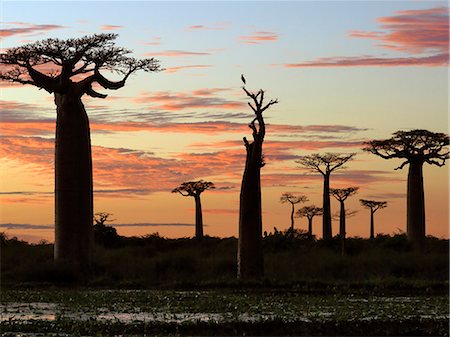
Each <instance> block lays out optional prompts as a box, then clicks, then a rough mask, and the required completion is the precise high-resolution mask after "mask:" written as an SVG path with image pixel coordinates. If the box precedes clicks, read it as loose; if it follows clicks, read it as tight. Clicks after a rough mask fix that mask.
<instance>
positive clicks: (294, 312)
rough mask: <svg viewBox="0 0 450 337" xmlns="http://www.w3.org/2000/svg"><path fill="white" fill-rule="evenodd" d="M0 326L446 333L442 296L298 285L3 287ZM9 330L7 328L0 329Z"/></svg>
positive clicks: (88, 330) (83, 331)
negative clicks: (321, 290) (311, 290)
mask: <svg viewBox="0 0 450 337" xmlns="http://www.w3.org/2000/svg"><path fill="white" fill-rule="evenodd" d="M1 314H2V323H1V324H2V331H3V333H4V335H11V336H13V335H14V334H13V333H14V332H20V333H30V332H33V333H37V332H39V333H53V334H61V333H62V334H67V335H94V336H102V335H119V334H120V335H137V334H139V335H143V334H146V335H158V336H163V335H228V336H229V335H241V336H242V335H301V336H312V335H314V336H321V335H326V336H330V335H353V336H357V335H360V336H361V335H364V336H369V335H371V336H379V335H394V336H398V335H401V336H405V335H409V336H445V335H448V319H449V308H448V297H447V296H446V295H430V296H382V295H364V296H361V295H358V296H355V295H344V294H330V295H328V296H325V295H313V294H305V293H303V292H298V291H287V290H283V291H267V290H259V291H255V290H252V291H249V290H224V289H222V290H209V291H206V290H205V291H171V290H170V291H169V290H166V291H162V290H103V291H100V290H78V291H70V290H44V291H43V290H27V291H23V290H22V291H3V292H2V303H1ZM7 332H9V333H7Z"/></svg>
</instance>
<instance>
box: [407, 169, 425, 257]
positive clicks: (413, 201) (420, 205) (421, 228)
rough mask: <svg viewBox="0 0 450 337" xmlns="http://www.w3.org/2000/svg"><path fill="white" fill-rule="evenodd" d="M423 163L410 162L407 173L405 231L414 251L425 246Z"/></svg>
mask: <svg viewBox="0 0 450 337" xmlns="http://www.w3.org/2000/svg"><path fill="white" fill-rule="evenodd" d="M422 168H423V162H422V161H418V160H411V162H410V165H409V171H408V190H407V207H406V209H407V210H406V222H407V223H406V230H407V234H408V239H409V240H410V241H411V242H412V244H413V245H414V246H415V248H416V249H419V250H423V249H424V246H425V196H424V190H423V169H422Z"/></svg>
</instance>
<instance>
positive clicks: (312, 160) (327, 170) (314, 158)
mask: <svg viewBox="0 0 450 337" xmlns="http://www.w3.org/2000/svg"><path fill="white" fill-rule="evenodd" d="M354 156H355V153H350V154H342V153H325V154H319V153H315V154H311V155H308V156H302V157H300V159H299V160H296V163H298V164H300V165H301V166H303V167H306V168H307V169H309V170H310V171H312V172H319V173H320V174H322V176H323V213H322V230H323V236H322V237H323V239H324V240H330V239H331V238H332V236H333V234H332V228H331V207H330V175H331V172H333V171H337V170H340V169H343V168H345V166H344V164H345V163H346V162H348V161H349V160H351V159H352V158H353V157H354Z"/></svg>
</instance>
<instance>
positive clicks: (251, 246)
mask: <svg viewBox="0 0 450 337" xmlns="http://www.w3.org/2000/svg"><path fill="white" fill-rule="evenodd" d="M242 89H243V90H244V92H245V93H246V95H247V96H248V97H249V98H250V99H251V102H249V103H248V105H249V107H250V108H251V109H252V111H253V112H254V114H255V118H253V120H252V121H251V122H250V124H249V125H248V127H249V128H250V129H251V130H252V137H253V142H249V141H248V140H247V138H246V137H244V145H245V150H246V152H247V156H246V159H245V169H244V174H243V177H242V184H241V194H240V202H239V240H238V258H237V265H238V268H237V269H238V271H237V277H238V278H239V279H242V280H248V279H259V278H261V277H262V276H263V275H264V263H263V253H262V210H261V168H262V167H263V166H264V164H265V163H264V156H263V152H262V145H263V141H264V136H265V134H266V125H265V123H264V119H263V112H264V111H266V110H267V109H268V108H270V107H271V106H272V105H274V104H276V103H278V100H270V101H269V102H268V103H265V102H264V95H265V92H264V90H262V89H260V90H259V91H258V92H257V93H256V94H255V93H253V92H250V91H248V90H247V89H246V88H245V86H244V87H242Z"/></svg>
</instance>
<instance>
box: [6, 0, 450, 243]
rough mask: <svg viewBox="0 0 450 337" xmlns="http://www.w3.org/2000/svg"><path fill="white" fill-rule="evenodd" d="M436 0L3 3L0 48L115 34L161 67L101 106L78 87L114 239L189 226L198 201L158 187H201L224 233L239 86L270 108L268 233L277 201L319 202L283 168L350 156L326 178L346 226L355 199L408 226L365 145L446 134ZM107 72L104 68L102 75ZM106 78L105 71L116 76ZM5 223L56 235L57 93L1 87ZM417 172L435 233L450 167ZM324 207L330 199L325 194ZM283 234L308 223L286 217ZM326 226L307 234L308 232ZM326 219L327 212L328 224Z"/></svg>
mask: <svg viewBox="0 0 450 337" xmlns="http://www.w3.org/2000/svg"><path fill="white" fill-rule="evenodd" d="M448 19H449V11H448V3H447V2H446V1H399V2H396V1H370V2H369V1H352V2H346V1H314V2H313V1H308V2H307V1H290V2H284V1H277V2H271V1H260V2H245V1H227V2H217V1H209V2H208V1H207V2H200V1H195V2H190V1H183V2H174V1H167V2H152V1H140V2H128V1H127V2H125V1H104V2H82V1H77V2H66V1H62V2H44V1H33V2H24V1H2V2H1V22H2V24H1V27H0V28H1V29H0V38H1V40H0V41H1V50H2V51H4V50H6V49H7V48H11V47H15V46H20V45H23V44H26V43H32V42H34V41H39V40H42V39H46V38H59V39H66V38H77V37H82V36H85V35H91V34H96V33H116V34H118V38H117V41H116V44H117V45H118V46H122V47H125V48H128V49H130V50H132V51H133V52H132V54H131V56H133V57H136V58H149V57H154V58H156V59H158V60H160V63H161V66H162V68H164V69H165V70H164V71H161V72H158V73H145V72H140V73H136V74H134V75H132V76H130V78H129V79H128V80H127V84H126V86H125V87H124V88H122V89H120V90H118V91H109V92H106V90H103V91H102V92H103V93H106V94H108V97H107V98H106V99H98V98H95V99H94V98H90V97H83V102H84V104H85V107H86V110H87V112H88V115H89V118H90V123H91V141H92V145H93V149H92V152H93V170H94V211H95V212H108V213H112V214H113V215H112V219H114V221H113V222H112V223H110V224H111V225H113V226H115V227H116V229H117V231H118V233H119V234H121V235H127V236H131V235H137V236H141V235H147V234H151V233H155V232H158V233H159V234H160V235H163V236H165V237H189V236H193V235H194V231H195V228H194V222H195V209H194V200H193V198H189V197H183V196H181V195H179V194H173V193H171V190H172V189H173V188H175V187H177V186H178V185H179V184H181V183H182V182H184V181H190V180H199V179H203V180H207V181H212V182H214V183H215V185H216V189H214V190H210V191H205V192H204V193H203V194H202V205H203V219H204V223H205V227H204V232H205V234H206V235H211V236H220V237H229V236H237V233H238V211H239V192H240V183H241V179H242V173H243V168H244V164H245V147H244V144H243V141H242V137H244V136H246V137H250V136H251V132H250V131H251V130H250V129H249V128H248V127H247V124H248V123H249V122H250V121H251V120H252V119H253V112H252V111H251V110H250V109H249V107H248V106H247V102H248V100H247V98H246V95H245V93H244V92H243V90H242V82H241V80H240V76H241V74H244V75H245V78H246V80H247V85H246V88H247V89H249V90H252V91H257V90H258V89H260V88H261V89H264V90H265V91H266V97H267V99H275V98H277V99H278V100H279V103H278V104H276V105H274V106H272V107H271V108H270V109H269V110H267V111H266V112H265V116H264V118H265V121H266V123H267V133H266V138H265V142H264V147H263V151H264V154H265V159H266V166H264V167H263V168H262V173H261V175H262V200H263V201H262V209H263V227H264V228H263V230H265V231H268V232H270V231H273V228H274V227H276V228H277V229H278V230H284V229H287V228H288V227H289V226H290V205H287V204H282V203H280V197H281V195H282V193H285V192H290V193H293V194H301V195H306V196H307V197H308V199H309V201H308V202H306V203H304V204H299V205H297V208H298V207H302V206H306V205H312V204H315V205H316V206H319V207H320V206H321V202H322V177H321V176H320V174H317V173H314V172H309V171H308V170H306V169H304V168H301V167H299V165H298V164H297V163H296V160H298V159H299V157H300V156H304V155H309V154H312V153H326V152H333V153H334V152H337V153H356V156H355V157H354V159H353V160H352V161H350V162H349V163H348V165H347V168H346V169H344V170H340V171H337V172H334V173H333V174H332V176H331V187H336V188H345V187H353V186H356V187H359V190H358V193H357V194H356V195H355V196H352V197H350V198H349V199H348V200H347V201H346V208H348V209H350V210H351V211H357V213H356V214H355V215H354V216H352V217H351V218H349V219H348V220H347V236H360V237H368V236H369V219H370V212H369V211H368V210H367V209H364V208H362V207H361V206H360V204H359V199H373V200H379V201H387V202H388V207H387V208H385V209H382V210H379V211H378V212H377V213H376V215H375V231H376V232H377V233H385V234H392V233H399V232H403V231H405V230H406V178H407V168H404V169H403V170H397V171H396V170H394V169H395V168H396V167H398V166H399V165H400V164H401V161H399V160H396V159H392V160H384V159H382V158H379V157H376V156H374V155H372V154H368V153H365V152H363V151H362V150H361V148H362V147H363V145H362V143H363V142H364V141H368V140H372V139H386V138H390V137H391V135H392V133H393V132H395V131H397V130H411V129H427V130H429V131H433V132H445V133H448V129H449V120H448V116H449V115H448V107H449V106H448V92H449V89H448V60H449V55H448V47H449V46H448V43H449V42H448V38H449V23H448ZM110 75H111V74H110ZM115 76H116V75H111V78H112V79H116V78H117V77H115ZM0 90H1V96H0V103H1V115H0V122H1V123H0V137H1V143H0V153H1V161H0V172H1V191H0V202H1V204H0V231H4V232H6V234H7V235H8V236H17V237H18V238H20V239H23V240H26V241H29V242H38V241H40V240H43V239H44V240H47V241H53V238H54V234H53V231H54V225H53V221H54V198H53V191H54V186H53V184H54V178H53V163H54V158H53V155H54V132H55V120H56V111H55V105H54V102H53V97H52V96H51V95H50V94H48V93H47V92H45V91H44V90H38V89H37V88H35V87H32V86H24V85H19V84H11V83H7V82H0ZM448 167H449V166H448V164H446V166H444V167H436V166H430V165H426V166H425V168H424V181H425V205H426V222H427V234H429V235H434V236H436V237H442V238H448V234H449V226H448V225H449V209H448V205H449V170H448ZM331 203H332V204H331V206H332V213H336V212H337V211H338V210H339V203H338V202H337V201H336V200H334V199H333V198H332V201H331ZM295 226H296V228H300V229H304V230H305V229H306V228H307V219H306V218H299V219H296V222H295ZM321 227H322V225H321V219H320V218H315V219H314V223H313V234H316V235H317V236H318V237H321V234H322V229H321ZM337 232H338V221H336V220H335V221H333V234H336V233H337Z"/></svg>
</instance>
